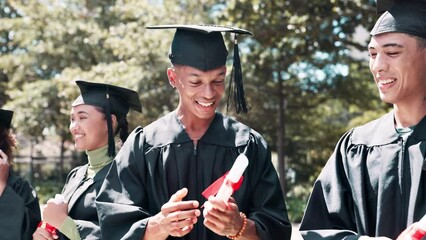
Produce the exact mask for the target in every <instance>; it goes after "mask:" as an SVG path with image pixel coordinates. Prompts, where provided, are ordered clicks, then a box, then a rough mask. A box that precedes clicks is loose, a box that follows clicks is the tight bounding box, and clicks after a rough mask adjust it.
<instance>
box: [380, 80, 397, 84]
mask: <svg viewBox="0 0 426 240" xmlns="http://www.w3.org/2000/svg"><path fill="white" fill-rule="evenodd" d="M393 82H395V79H387V80H381V81H380V83H381V84H389V83H393Z"/></svg>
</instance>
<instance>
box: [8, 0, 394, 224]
mask: <svg viewBox="0 0 426 240" xmlns="http://www.w3.org/2000/svg"><path fill="white" fill-rule="evenodd" d="M377 18H378V15H377V14H376V13H375V10H374V1H373V0H370V1H369V0H268V1H264V0H250V1H248V0H239V1H236V0H226V1H225V0H216V1H211V0H198V1H195V0H178V1H176V0H174V1H172V0H34V1H29V0H0V107H2V108H8V109H13V110H15V111H16V113H15V116H14V119H13V126H14V129H15V132H16V133H17V134H18V135H19V136H21V137H22V138H25V139H29V141H30V142H32V143H34V144H35V145H37V144H41V143H42V142H43V141H44V140H45V139H46V138H49V139H54V141H56V142H57V145H58V146H59V148H60V149H61V153H60V155H61V156H64V152H66V151H71V152H72V154H75V151H74V149H73V148H72V139H71V138H70V134H69V131H68V126H69V111H70V104H71V102H72V101H73V100H74V99H75V97H76V96H77V94H78V93H77V92H78V88H77V87H76V85H75V83H74V81H75V80H77V79H84V80H87V81H95V82H105V83H111V84H117V85H121V86H124V87H128V88H131V89H134V90H136V91H138V92H139V93H140V97H141V102H142V105H143V113H142V114H136V113H135V112H130V116H129V123H130V125H131V127H132V128H133V127H136V126H138V125H141V126H144V125H147V124H148V123H150V122H152V121H153V120H155V119H157V118H158V117H160V116H161V115H163V114H165V113H167V112H169V111H171V110H173V109H174V108H175V107H176V103H177V101H178V98H177V94H175V93H174V90H173V89H172V88H171V87H170V86H169V84H168V80H167V75H166V68H167V67H168V66H169V65H170V63H169V61H168V58H167V53H168V50H169V45H170V43H171V39H172V36H173V33H174V31H172V30H148V29H146V28H145V26H148V25H157V24H175V23H182V24H198V23H203V24H220V25H228V26H237V27H240V28H245V29H248V30H250V31H251V32H252V33H253V35H254V36H253V37H247V36H239V38H238V39H239V42H240V44H239V45H240V55H241V60H242V64H243V74H244V84H245V89H246V96H247V99H248V102H249V105H250V109H251V110H250V112H249V113H248V114H245V115H236V114H235V113H234V112H233V111H232V110H230V111H229V112H228V114H229V115H231V116H233V117H235V118H236V119H238V120H240V121H242V122H243V123H246V124H248V125H249V126H251V127H252V128H254V129H255V130H257V131H258V132H260V133H261V134H262V135H263V136H264V137H265V139H266V140H267V141H268V143H269V145H270V147H271V150H272V151H273V152H274V163H275V164H276V168H277V171H278V173H279V176H280V180H281V184H282V188H283V191H284V192H285V195H286V199H287V206H288V210H289V215H290V218H291V220H292V221H295V222H297V221H300V219H301V217H302V214H303V210H304V207H305V204H306V201H307V198H308V195H309V192H310V190H311V186H312V184H313V181H314V180H315V178H316V177H317V175H318V174H319V172H320V171H321V169H322V167H323V165H324V164H325V162H326V161H327V159H328V157H329V156H330V155H331V153H332V151H333V148H334V145H335V143H336V142H337V140H338V138H339V137H340V136H341V135H342V134H343V133H344V132H345V131H347V130H348V129H350V128H351V127H354V126H356V125H359V124H363V123H366V122H367V121H369V120H371V119H373V118H376V117H377V116H380V115H381V114H383V113H384V112H386V111H387V110H388V109H389V106H387V105H385V104H383V103H381V102H380V99H379V98H378V97H377V90H376V87H375V84H374V82H373V80H372V77H371V74H370V72H369V70H368V56H367V53H366V51H365V49H366V47H367V43H368V41H369V36H368V30H369V29H371V27H372V25H373V24H374V21H375V20H376V19H377ZM224 37H225V39H226V40H227V41H226V42H227V43H229V47H231V46H232V45H231V42H232V36H229V35H228V34H225V35H224ZM228 49H230V48H228ZM230 55H231V54H230ZM230 59H231V58H230ZM229 72H230V71H229ZM225 97H226V96H225ZM223 102H226V101H223ZM224 105H225V104H223V106H222V107H221V110H223V111H226V108H225V107H224ZM70 146H71V147H70ZM81 162H83V163H84V159H83V160H81ZM68 170H69V169H67V168H66V169H65V170H63V169H62V170H61V171H63V172H61V173H62V174H59V176H58V174H54V173H52V171H57V169H56V168H50V170H44V172H43V173H38V174H39V175H42V176H44V177H40V178H39V181H38V182H35V183H33V185H36V189H37V191H38V193H39V196H40V201H41V202H44V201H45V200H47V198H48V197H50V196H52V195H53V194H54V193H57V192H58V191H60V189H61V188H62V184H63V181H64V178H65V177H66V173H67V171H68ZM58 178H59V179H58Z"/></svg>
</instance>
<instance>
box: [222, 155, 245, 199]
mask: <svg viewBox="0 0 426 240" xmlns="http://www.w3.org/2000/svg"><path fill="white" fill-rule="evenodd" d="M247 166H248V159H247V157H246V155H244V154H243V153H242V154H240V155H239V156H238V157H237V159H235V162H234V165H232V168H231V170H230V171H229V173H228V175H226V177H225V181H223V183H222V186H220V188H219V191H218V192H217V194H216V197H217V198H219V199H221V200H223V201H225V202H227V201H228V199H229V198H230V197H231V195H232V193H233V192H234V189H233V188H232V184H235V183H237V182H238V181H239V180H240V178H241V176H242V175H243V172H244V170H245V169H246V168H247Z"/></svg>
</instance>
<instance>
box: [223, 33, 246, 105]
mask: <svg viewBox="0 0 426 240" xmlns="http://www.w3.org/2000/svg"><path fill="white" fill-rule="evenodd" d="M231 98H233V100H234V104H235V110H236V112H237V113H241V112H243V113H247V112H248V109H247V101H246V99H245V96H244V84H243V73H242V70H241V60H240V53H239V49H238V40H237V34H235V36H234V61H233V64H232V71H231V80H230V81H229V89H228V101H227V109H226V110H228V107H229V101H230V99H231Z"/></svg>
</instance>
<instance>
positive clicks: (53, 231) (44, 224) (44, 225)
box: [37, 221, 56, 235]
mask: <svg viewBox="0 0 426 240" xmlns="http://www.w3.org/2000/svg"><path fill="white" fill-rule="evenodd" d="M37 227H41V228H44V229H46V231H48V232H49V233H50V234H55V235H56V228H55V227H54V226H52V225H50V224H48V223H47V222H44V221H41V222H39V224H38V226H37Z"/></svg>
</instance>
